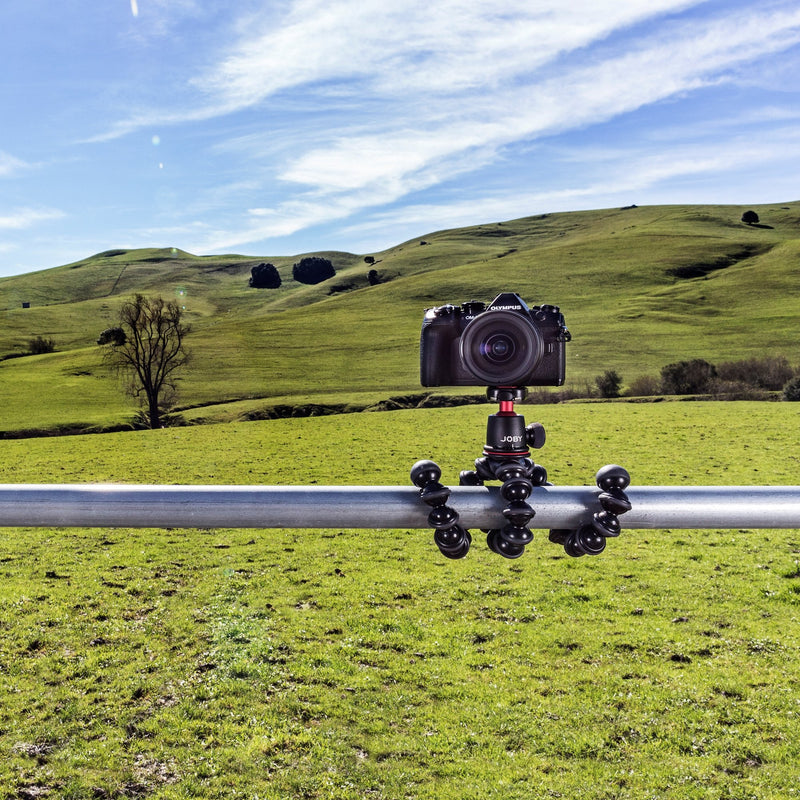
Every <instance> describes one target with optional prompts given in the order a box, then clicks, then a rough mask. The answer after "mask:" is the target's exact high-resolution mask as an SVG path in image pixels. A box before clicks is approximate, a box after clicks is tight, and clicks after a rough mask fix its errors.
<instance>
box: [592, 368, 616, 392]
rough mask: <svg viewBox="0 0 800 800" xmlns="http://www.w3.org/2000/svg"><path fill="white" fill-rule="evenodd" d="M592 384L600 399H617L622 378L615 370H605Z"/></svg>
mask: <svg viewBox="0 0 800 800" xmlns="http://www.w3.org/2000/svg"><path fill="white" fill-rule="evenodd" d="M594 382H595V384H596V386H597V391H598V392H600V397H619V390H620V387H621V386H622V378H621V377H620V375H619V373H618V372H616V370H613V369H609V370H606V371H605V372H604V373H603V374H602V375H598V376H597V377H596V378H595V379H594Z"/></svg>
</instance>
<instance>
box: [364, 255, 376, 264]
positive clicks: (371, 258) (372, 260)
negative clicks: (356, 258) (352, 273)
mask: <svg viewBox="0 0 800 800" xmlns="http://www.w3.org/2000/svg"><path fill="white" fill-rule="evenodd" d="M364 261H366V263H367V264H374V263H375V256H364Z"/></svg>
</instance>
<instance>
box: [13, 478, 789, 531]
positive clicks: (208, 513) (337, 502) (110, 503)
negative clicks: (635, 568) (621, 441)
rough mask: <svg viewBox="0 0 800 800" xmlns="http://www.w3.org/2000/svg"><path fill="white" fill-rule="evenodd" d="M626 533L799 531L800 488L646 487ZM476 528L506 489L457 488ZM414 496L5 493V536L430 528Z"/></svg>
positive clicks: (537, 502)
mask: <svg viewBox="0 0 800 800" xmlns="http://www.w3.org/2000/svg"><path fill="white" fill-rule="evenodd" d="M626 491H627V494H628V497H629V498H630V501H631V503H632V505H633V508H632V510H631V511H629V512H628V513H627V514H624V515H622V516H620V523H621V524H622V527H623V528H630V529H636V528H705V529H708V528H718V529H726V528H800V486H640V487H628V489H627V490H626ZM598 493H599V490H598V489H597V488H596V487H589V486H539V487H536V488H535V489H534V490H533V493H532V494H531V496H530V498H529V500H528V502H529V503H530V505H531V506H532V507H533V508H534V509H535V512H536V514H535V516H534V517H533V519H532V520H531V521H530V527H532V528H545V529H547V528H577V527H578V526H580V525H581V524H582V523H584V522H586V521H587V520H589V519H590V518H591V515H592V513H593V512H594V511H597V510H599V505H598V503H597V495H598ZM448 503H449V505H451V506H452V507H454V508H455V509H456V510H457V511H458V512H459V514H460V516H461V523H462V525H464V526H465V527H468V528H497V527H502V526H503V524H505V520H504V518H503V516H502V510H503V506H504V501H503V499H502V497H501V496H500V494H499V487H483V486H478V487H454V488H453V489H452V494H451V495H450V500H449V501H448ZM429 510H430V509H428V507H427V506H425V505H424V504H423V503H422V502H421V501H420V500H419V493H418V490H417V489H415V488H414V487H407V486H147V485H119V484H85V485H84V484H51V485H48V484H5V485H0V527H81V528H92V527H103V528H427V527H428V523H427V515H428V512H429Z"/></svg>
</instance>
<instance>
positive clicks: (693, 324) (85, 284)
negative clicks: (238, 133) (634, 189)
mask: <svg viewBox="0 0 800 800" xmlns="http://www.w3.org/2000/svg"><path fill="white" fill-rule="evenodd" d="M743 210H744V209H743V208H740V207H737V206H664V207H642V208H627V209H606V210H600V211H584V212H574V213H563V214H550V215H541V216H538V217H527V218H523V219H519V220H512V221H508V222H502V223H500V222H498V223H491V224H486V225H479V226H475V227H472V228H463V229H456V230H449V231H440V232H437V233H431V234H426V235H424V236H422V237H420V238H419V239H415V240H413V241H410V242H405V243H403V244H400V245H397V246H396V247H393V248H390V249H388V250H386V251H385V252H382V253H375V254H373V256H374V257H375V259H376V263H375V264H374V268H375V269H377V270H378V272H379V273H380V275H381V277H382V279H383V280H384V282H383V283H381V284H379V285H377V286H369V285H368V282H367V277H366V276H367V272H368V270H369V269H370V268H371V266H373V265H368V264H366V263H365V262H364V258H363V256H360V255H354V254H349V253H327V254H322V255H326V256H328V257H330V258H331V259H332V261H333V263H334V264H335V266H336V269H337V275H336V277H335V278H332V279H331V280H329V281H326V282H324V283H321V284H319V285H317V286H303V285H301V284H298V283H295V282H293V281H292V280H291V265H292V262H293V261H294V260H295V259H296V258H297V257H285V258H269V257H245V256H213V257H211V256H209V257H198V256H191V255H189V254H187V253H185V252H183V251H180V250H174V249H166V250H135V251H120V250H117V251H108V252H106V253H105V254H99V255H97V256H93V257H91V258H87V259H85V260H84V261H80V262H76V263H75V264H69V265H66V266H63V267H58V268H55V269H49V270H43V271H41V272H36V273H32V274H30V275H24V276H19V277H14V278H5V279H2V280H0V322H1V323H2V324H0V357H5V356H9V355H16V356H19V355H20V354H21V353H24V352H25V351H26V347H27V342H28V341H29V340H30V339H32V338H35V337H37V336H42V337H45V338H47V339H52V340H53V341H54V343H55V346H56V350H57V352H55V353H52V354H47V355H39V356H26V357H21V358H11V359H8V360H3V361H0V408H2V412H0V433H14V432H19V431H23V430H40V431H41V430H54V429H55V430H58V429H70V428H76V427H77V428H79V427H81V426H89V427H91V426H94V427H98V428H102V427H108V426H113V425H119V424H122V423H124V422H125V421H126V420H129V419H130V418H131V417H132V416H133V413H134V412H135V408H134V407H133V406H131V404H130V401H129V400H127V399H126V398H125V397H124V396H123V394H122V392H121V389H120V386H119V384H118V383H117V381H116V379H115V378H114V377H112V376H111V375H109V374H108V373H107V371H106V370H105V369H104V367H103V365H102V363H101V356H100V352H99V348H98V347H97V346H96V345H95V342H96V340H97V337H98V335H99V333H100V332H101V331H102V330H103V329H104V328H106V327H109V326H111V325H112V324H114V322H115V319H116V314H117V312H118V309H119V307H120V305H121V303H122V302H123V301H124V300H125V299H126V298H128V297H130V296H131V294H133V293H134V292H137V291H138V292H142V293H144V294H147V295H154V294H159V295H161V296H163V297H165V298H167V299H176V300H178V301H179V302H180V303H181V304H182V305H184V306H185V307H186V312H187V317H188V321H189V322H190V323H191V324H192V326H193V329H194V333H193V334H192V335H191V336H190V337H189V338H188V339H187V344H188V346H189V347H190V349H191V351H192V355H193V360H192V363H191V364H190V366H189V368H187V370H186V372H185V375H184V378H183V381H182V383H181V400H180V404H181V406H182V407H183V408H184V409H186V413H187V415H188V416H189V417H190V418H192V419H196V418H198V417H202V418H204V419H207V420H214V419H225V420H227V419H231V418H236V417H237V416H238V415H239V413H251V412H252V411H253V409H254V408H258V407H260V408H262V409H263V408H264V407H268V406H271V405H274V404H276V403H285V402H296V398H300V397H302V398H311V399H315V398H319V397H326V398H334V399H335V401H336V402H353V403H362V402H363V398H365V397H366V398H370V399H371V398H375V399H385V398H386V397H389V396H391V395H395V394H399V393H406V392H409V391H417V390H418V389H419V367H418V340H419V332H420V326H421V321H422V315H423V311H424V309H425V308H426V307H429V306H431V305H437V304H443V303H448V302H454V303H458V302H462V301H464V300H468V299H471V298H477V299H482V300H485V301H488V300H491V299H492V298H493V297H494V296H495V295H496V294H497V293H499V292H500V291H516V292H518V293H519V294H520V295H522V297H523V298H524V299H525V300H526V301H528V302H529V303H530V304H535V303H554V304H557V305H559V306H560V307H561V308H562V310H563V312H564V314H565V316H566V319H567V324H568V325H569V328H570V330H571V332H572V334H573V341H572V342H571V343H570V344H569V345H568V347H567V387H568V388H571V387H574V388H577V389H580V388H582V387H583V386H584V385H585V384H586V383H587V382H589V383H591V382H592V381H593V379H594V377H595V376H597V375H600V374H602V373H603V372H604V371H605V370H609V369H614V370H616V371H617V372H619V373H620V374H621V375H622V377H623V382H624V383H626V384H627V383H630V382H632V381H633V380H634V379H636V378H637V377H639V376H641V375H652V376H657V375H658V374H659V371H660V369H661V368H662V367H663V366H665V365H666V364H669V363H672V362H675V361H680V360H684V359H693V358H704V359H707V360H709V361H711V362H713V363H719V362H724V361H733V360H738V359H744V358H752V357H759V356H763V355H783V356H785V357H786V358H788V359H789V360H790V362H791V363H792V366H795V367H796V366H797V364H796V361H797V356H796V352H797V334H798V331H797V310H796V307H795V306H796V304H794V303H792V302H790V301H789V300H787V298H793V297H795V296H797V294H798V291H799V290H800V235H799V234H798V231H799V230H800V203H797V202H794V203H786V204H773V205H765V206H756V207H755V210H756V211H757V212H758V214H759V217H760V218H761V220H762V224H761V225H759V226H750V225H746V224H744V223H742V222H741V221H740V220H741V215H742V211H743ZM423 242H424V244H423ZM265 260H269V261H272V262H273V263H275V264H276V266H277V267H278V268H279V271H280V272H281V274H282V276H283V281H284V282H283V285H282V286H281V288H280V289H277V290H266V289H260V290H256V289H250V288H248V285H247V282H248V277H249V274H250V268H251V267H252V266H253V265H254V264H257V263H259V262H261V261H265ZM337 287H338V288H337ZM22 303H30V306H31V307H30V308H22ZM343 376H346V379H347V380H346V385H343ZM53 387H58V392H57V393H54V390H53ZM54 395H55V396H56V397H57V400H58V402H53V399H54ZM237 404H241V405H240V407H239V408H238V409H237Z"/></svg>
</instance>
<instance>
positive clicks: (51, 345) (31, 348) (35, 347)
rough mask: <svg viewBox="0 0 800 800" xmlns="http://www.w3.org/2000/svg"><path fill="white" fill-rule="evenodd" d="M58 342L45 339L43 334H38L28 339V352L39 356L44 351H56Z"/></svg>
mask: <svg viewBox="0 0 800 800" xmlns="http://www.w3.org/2000/svg"><path fill="white" fill-rule="evenodd" d="M55 349H56V344H55V342H54V341H53V340H52V339H45V338H44V337H43V336H36V337H35V338H33V339H28V352H29V353H30V354H31V355H32V356H38V355H41V354H42V353H53V352H55Z"/></svg>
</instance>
